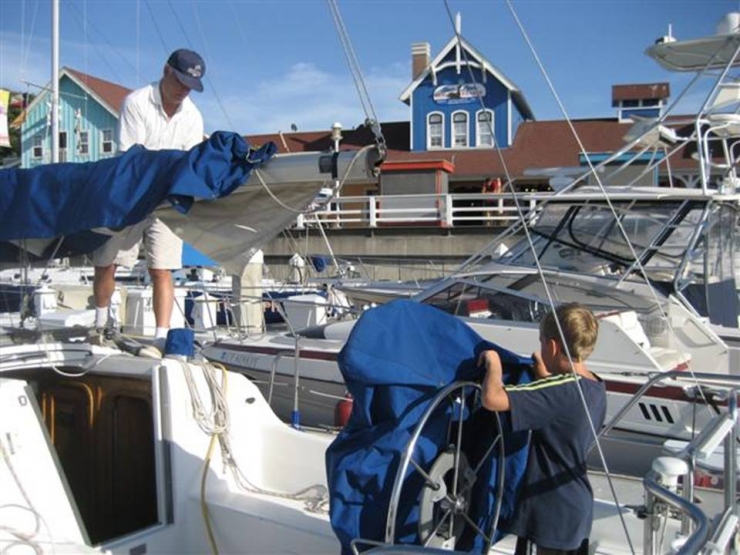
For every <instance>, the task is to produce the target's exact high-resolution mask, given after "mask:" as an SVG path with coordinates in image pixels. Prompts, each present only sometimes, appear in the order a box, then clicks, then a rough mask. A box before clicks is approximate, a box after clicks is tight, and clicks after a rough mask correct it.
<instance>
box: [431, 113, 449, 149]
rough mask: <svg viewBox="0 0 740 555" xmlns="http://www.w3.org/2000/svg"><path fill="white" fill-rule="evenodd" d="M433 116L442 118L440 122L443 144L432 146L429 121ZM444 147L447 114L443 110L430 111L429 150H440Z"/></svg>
mask: <svg viewBox="0 0 740 555" xmlns="http://www.w3.org/2000/svg"><path fill="white" fill-rule="evenodd" d="M432 116H439V117H441V118H442V121H441V122H440V131H441V138H442V144H441V145H439V146H432V134H431V124H430V122H429V120H431V119H432ZM444 147H445V115H444V114H443V113H442V112H429V113H428V114H427V150H439V149H441V148H444Z"/></svg>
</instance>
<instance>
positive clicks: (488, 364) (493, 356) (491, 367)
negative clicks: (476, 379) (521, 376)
mask: <svg viewBox="0 0 740 555" xmlns="http://www.w3.org/2000/svg"><path fill="white" fill-rule="evenodd" d="M478 366H483V367H484V368H485V369H486V373H490V372H493V373H494V374H498V375H499V376H501V375H502V372H503V369H502V366H501V357H500V356H498V353H497V352H496V351H483V352H482V353H481V354H480V356H479V357H478Z"/></svg>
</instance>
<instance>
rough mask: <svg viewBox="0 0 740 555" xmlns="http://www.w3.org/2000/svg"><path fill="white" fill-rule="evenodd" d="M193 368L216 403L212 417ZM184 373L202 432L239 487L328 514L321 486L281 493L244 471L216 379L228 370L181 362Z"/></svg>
mask: <svg viewBox="0 0 740 555" xmlns="http://www.w3.org/2000/svg"><path fill="white" fill-rule="evenodd" d="M191 365H196V366H198V367H199V368H200V369H201V370H202V371H203V375H204V377H205V378H206V387H207V388H208V391H209V393H210V396H211V399H212V401H213V404H212V407H213V408H212V409H211V411H210V414H208V411H206V410H205V409H204V408H203V402H202V400H201V397H200V392H199V391H198V386H197V385H196V384H195V382H194V380H193V378H192V373H191V370H190V366H191ZM182 366H183V372H184V375H185V379H186V381H187V384H188V390H189V392H190V396H191V404H192V406H193V414H194V416H195V417H196V421H197V422H198V426H199V427H200V429H201V430H202V431H203V432H204V433H205V434H206V435H209V436H214V435H215V436H217V438H218V441H219V445H220V447H221V453H222V458H223V462H224V464H225V465H226V467H227V468H228V469H229V470H230V471H231V473H232V476H233V477H234V481H235V483H236V485H237V486H238V487H239V488H241V489H243V490H246V491H250V492H252V493H258V494H263V495H269V496H271V497H278V498H282V499H294V500H297V501H303V502H304V504H305V507H306V510H307V511H310V512H320V513H326V512H328V504H329V493H328V491H327V489H326V487H325V486H324V485H322V484H313V485H310V486H308V487H306V488H303V489H301V490H298V491H296V492H280V491H276V490H271V489H266V488H261V487H259V486H257V485H255V484H254V483H253V482H252V481H251V480H249V478H248V477H247V476H246V475H245V474H244V472H243V471H242V470H241V468H240V466H239V464H238V462H237V460H236V458H235V456H234V452H233V449H232V447H231V438H230V433H231V432H230V419H229V413H228V406H227V400H226V393H225V391H224V390H223V387H222V385H221V384H220V383H219V382H218V380H217V379H216V378H215V374H216V370H217V369H218V370H221V371H225V369H224V368H223V366H221V365H219V364H214V363H210V362H207V361H203V362H202V363H197V364H196V363H193V362H190V363H186V362H182Z"/></svg>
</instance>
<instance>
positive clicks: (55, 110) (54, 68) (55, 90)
mask: <svg viewBox="0 0 740 555" xmlns="http://www.w3.org/2000/svg"><path fill="white" fill-rule="evenodd" d="M51 5H52V8H51V83H52V89H51V90H52V95H51V117H50V119H51V161H52V163H56V162H59V0H52V2H51Z"/></svg>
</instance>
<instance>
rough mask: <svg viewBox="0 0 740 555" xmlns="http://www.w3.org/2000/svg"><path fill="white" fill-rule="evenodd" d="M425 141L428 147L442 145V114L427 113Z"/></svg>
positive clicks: (439, 146)
mask: <svg viewBox="0 0 740 555" xmlns="http://www.w3.org/2000/svg"><path fill="white" fill-rule="evenodd" d="M427 137H428V139H427V141H428V145H429V148H442V147H443V146H444V118H443V117H442V114H436V113H435V114H429V116H428V117H427Z"/></svg>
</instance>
